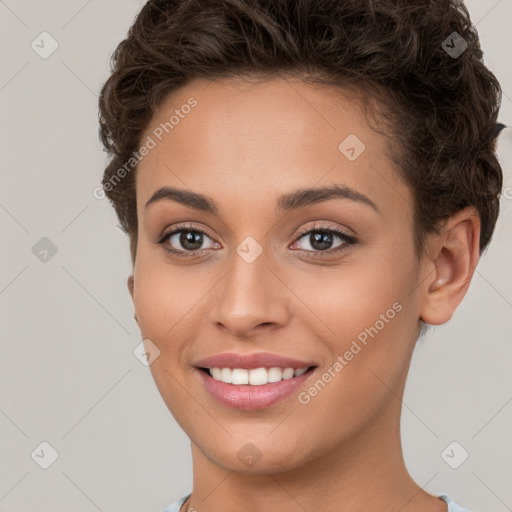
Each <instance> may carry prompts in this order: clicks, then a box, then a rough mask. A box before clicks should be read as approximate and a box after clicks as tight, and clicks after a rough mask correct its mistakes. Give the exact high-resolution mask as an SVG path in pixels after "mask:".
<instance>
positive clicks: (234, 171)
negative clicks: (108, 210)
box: [137, 78, 403, 208]
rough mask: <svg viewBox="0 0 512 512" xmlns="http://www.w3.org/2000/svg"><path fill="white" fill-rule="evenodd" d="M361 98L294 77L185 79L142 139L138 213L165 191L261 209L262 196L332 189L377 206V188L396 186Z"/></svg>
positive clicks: (380, 190) (381, 192)
mask: <svg viewBox="0 0 512 512" xmlns="http://www.w3.org/2000/svg"><path fill="white" fill-rule="evenodd" d="M363 101H364V100H363V97H362V95H360V94H359V93H358V91H357V90H346V91H344V90H342V89H340V88H334V87H333V86H326V85H319V84H309V83H304V82H301V81H300V80H294V79H281V78H275V79H271V80H266V81H260V82H257V83H254V82H246V81H244V80H233V79H223V80H215V81H207V80H202V79H201V80H199V79H198V80H194V81H192V82H190V83H188V84H187V85H185V86H183V87H181V88H180V89H178V90H176V91H174V92H173V93H172V94H171V95H169V96H168V97H167V98H166V99H165V101H164V102H163V103H162V104H161V106H160V108H159V109H158V111H157V112H156V113H155V115H154V117H153V119H152V120H151V121H150V123H149V125H148V127H147V129H146V131H145V134H144V136H143V137H142V143H144V141H147V140H149V138H151V139H152V141H153V143H154V147H153V148H152V149H151V150H150V151H149V152H148V154H147V156H145V157H144V159H143V160H142V161H141V162H140V164H139V167H138V172H137V202H138V206H139V208H141V204H144V203H145V202H146V201H147V200H148V199H149V197H150V196H151V195H152V194H153V192H154V191H155V189H157V188H159V187H163V186H165V185H173V186H177V187H179V188H189V189H191V190H194V191H198V192H202V193H205V192H208V195H209V196H213V197H214V196H216V195H219V196H222V197H223V198H224V199H225V198H226V191H228V192H230V194H229V195H228V199H229V198H232V199H235V198H237V197H239V198H244V200H245V201H247V200H253V201H255V202H259V203H260V204H261V203H262V201H265V200H267V201H268V199H269V197H270V194H269V192H273V191H275V195H276V197H277V196H278V195H280V194H281V193H285V192H286V191H288V190H290V189H291V188H294V189H295V188H298V187H300V186H304V187H305V186H308V187H312V186H314V185H327V184H333V183H336V184H341V185H348V186H350V187H352V188H356V189H358V190H359V191H360V192H361V193H363V194H365V195H368V196H370V197H374V198H376V199H375V202H379V201H382V200H383V199H385V196H386V193H389V192H391V191H389V190H388V191H386V190H384V188H383V181H386V182H387V183H388V188H389V186H391V187H392V188H393V187H394V188H397V187H403V184H402V183H401V182H400V180H399V179H398V176H397V175H396V174H395V172H394V171H393V168H392V164H391V162H390V161H389V160H388V158H387V157H386V155H385V150H386V147H387V143H386V139H385V138H384V137H382V135H381V134H378V133H376V132H374V131H373V130H372V129H371V128H370V126H369V125H368V123H367V119H366V116H365V109H364V107H365V105H364V103H363ZM152 145H153V144H152ZM354 157H355V158H354ZM395 194H396V192H395ZM248 195H250V197H248ZM379 198H383V199H379Z"/></svg>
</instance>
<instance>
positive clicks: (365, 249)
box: [128, 78, 480, 512]
mask: <svg viewBox="0 0 512 512" xmlns="http://www.w3.org/2000/svg"><path fill="white" fill-rule="evenodd" d="M190 97H193V98H195V99H196V100H197V101H198V104H197V106H196V107H194V108H193V109H191V112H190V113H189V114H187V115H186V116H184V118H183V119H180V122H179V124H178V125H177V126H175V127H174V129H173V130H172V131H170V132H169V134H168V135H166V136H165V138H163V140H162V141H161V142H159V143H158V145H157V146H156V147H155V148H153V149H152V150H151V151H150V152H149V154H148V155H147V156H146V157H145V158H144V160H143V161H142V162H141V163H140V165H139V168H138V170H137V178H136V196H137V213H138V223H139V224H138V226H139V232H138V243H137V252H136V261H135V265H134V271H133V274H132V275H131V276H130V277H129V279H128V288H129V290H130V293H131V296H132V299H133V303H134V307H135V318H136V320H137V322H138V325H139V327H140V330H141V333H142V336H143V338H144V339H150V340H151V341H152V342H153V343H154V344H155V345H156V346H157V347H158V348H159V350H160V355H159V357H158V358H157V359H155V361H154V362H153V363H152V364H151V366H150V369H151V372H152V375H153V377H154V379H155V382H156V385H157V387H158V389H159V391H160V393H161V396H162V398H163V400H164V401H165V403H166V405H167V406H168V408H169V410H170V411H171V413H172V414H173V416H174V417H175V419H176V421H177V422H178V423H179V425H180V426H181V427H182V428H183V430H184V431H185V432H186V434H187V435H188V437H189V438H190V441H191V449H192V457H193V482H194V484H193V491H192V496H191V498H190V499H189V500H188V501H187V502H186V503H185V504H184V506H183V507H182V509H181V510H183V511H184V510H194V509H195V510H198V511H199V512H214V511H219V510H222V511H223V512H234V511H238V510H251V511H254V512H264V511H265V512H268V511H271V510H276V511H277V510H279V511H280V512H296V511H297V510H308V511H313V510H323V511H328V512H330V511H332V512H334V511H339V510H340V509H341V508H342V509H343V510H344V511H345V512H351V511H353V512H355V511H360V510H379V511H381V512H388V511H389V512H391V511H393V512H398V511H399V510H400V511H401V512H416V511H417V512H419V511H422V512H425V511H429V512H441V511H443V512H446V510H447V506H446V504H445V503H444V502H442V501H441V500H439V499H438V498H437V497H436V496H433V495H431V494H428V493H426V492H425V491H423V490H422V489H421V488H420V487H419V486H418V485H417V484H416V483H415V482H414V481H413V480H412V478H411V477H410V475H409V474H408V472H407V469H406V467H405V464H404V460H403V456H402V450H401V444H400V428H399V425H400V423H399V421H400V412H401V399H402V396H403V391H404V386H405V381H406V376H407V371H408V369H409V363H410V359H411V355H412V352H413V349H414V345H415V342H416V340H417V337H418V333H419V328H420V319H423V320H424V321H425V322H427V323H429V324H433V325H439V324H443V323H445V322H447V321H448V320H449V319H450V318H451V316H452V315H453V313H454V311H455V309H456V308H457V306H458V304H459V303H460V301H461V300H462V298H463V297H464V295H465V293H466V291H467V288H468V286H469V283H470V280H471V277H472V275H473V271H474V268H475V266H476V263H477V261H478V256H479V253H478V240H479V234H480V225H479V221H478V215H476V212H475V211H474V210H473V209H471V208H467V209H464V210H461V211H459V212H458V213H457V214H456V215H454V216H453V217H451V218H450V219H448V220H447V221H446V222H445V223H444V224H443V226H442V228H441V232H440V234H434V235H431V236H430V237H429V238H428V240H427V243H426V248H425V252H424V253H422V255H421V257H417V255H416V254H415V251H414V231H413V229H414V228H413V225H412V220H411V219H412V205H413V199H412V194H411V191H410V190H409V189H408V187H407V186H406V185H405V184H404V183H403V182H402V180H401V179H400V178H399V177H398V175H397V173H396V171H395V169H394V168H393V165H392V163H391V161H390V160H389V159H388V158H387V157H386V156H385V149H386V148H387V147H388V146H389V142H387V141H386V139H385V138H384V137H382V136H381V135H379V134H377V133H376V132H374V131H372V129H371V128H370V127H369V126H368V124H367V122H366V119H365V117H364V115H363V114H362V104H361V103H360V102H357V101H354V99H353V98H348V97H345V96H344V95H343V94H342V91H341V90H339V89H337V90H334V89H332V88H330V87H329V86H318V85H311V84H305V83H302V82H300V81H298V80H292V79H282V78H281V79H277V78H275V79H272V80H270V81H266V82H263V83H258V84H254V83H253V84H248V83H243V82H241V81H240V82H236V81H228V80H216V81H212V82H207V81H204V80H195V81H193V82H190V83H188V84H187V85H186V86H184V87H183V88H181V89H179V90H178V91H175V92H174V93H173V94H172V95H170V96H168V97H167V98H166V101H165V102H164V103H163V104H162V105H161V107H160V109H159V110H158V112H157V113H156V114H155V116H154V118H153V119H152V120H151V122H150V124H149V126H148V129H147V131H146V135H147V134H150V133H151V130H153V129H154V128H155V127H157V126H158V125H159V124H160V123H161V122H165V121H166V120H168V119H169V117H170V115H171V114H172V112H173V111H174V109H176V108H180V106H181V105H183V104H185V103H186V102H187V100H188V99H189V98H190ZM351 133H354V134H356V135H357V137H358V138H359V139H360V140H361V141H363V142H364V144H365V145H366V149H365V150H364V152H363V153H361V155H360V156H359V157H358V158H357V159H356V160H355V161H352V162H351V161H349V160H348V159H347V158H346V157H345V156H344V155H343V154H342V153H341V152H340V151H339V149H338V145H339V144H340V142H341V141H343V140H344V139H345V138H346V137H347V135H349V134H351ZM376 170H378V172H376ZM332 184H339V185H347V186H350V187H352V188H354V189H356V190H357V191H358V192H360V193H362V194H364V195H365V196H367V197H368V198H370V199H371V200H372V201H373V202H374V203H375V204H376V206H377V207H378V209H379V212H377V211H375V210H374V209H372V208H371V207H369V206H368V205H365V204H362V203H360V202H356V201H353V200H350V199H343V198H334V199H330V200H328V201H325V202H323V203H320V204H316V205H311V206H307V207H303V208H301V209H299V210H297V211H289V212H286V213H284V214H280V215H277V214H276V213H275V206H276V202H277V199H278V197H279V196H280V195H281V194H285V193H289V192H291V191H294V190H296V189H298V188H305V187H313V186H323V185H332ZM164 185H167V186H172V187H177V188H181V189H186V190H192V191H194V192H197V193H201V194H205V195H207V196H208V197H210V198H212V199H213V200H214V201H215V202H216V203H217V204H218V207H219V212H218V214H217V215H215V214H211V213H205V212H202V211H198V210H195V209H193V208H191V207H189V206H185V205H183V204H179V203H177V202H174V201H171V200H165V199H164V200H161V201H158V202H155V203H153V204H151V205H150V206H149V207H147V208H145V203H146V201H148V199H149V198H150V197H151V195H152V194H153V192H154V191H155V190H157V189H158V188H160V187H162V186H164ZM179 222H187V223H190V224H192V225H193V227H194V228H196V229H202V230H204V231H206V232H207V236H205V237H203V244H202V245H200V244H198V246H199V247H200V249H199V250H196V251H195V252H194V251H191V250H190V249H189V250H188V253H189V254H191V257H190V258H187V259H185V258H179V257H175V256H171V255H169V254H168V253H166V252H165V250H164V248H163V246H162V245H158V244H156V243H154V242H155V240H157V239H158V238H159V236H160V235H161V234H163V233H164V231H167V232H168V231H169V230H170V228H172V226H173V225H176V224H177V223H179ZM318 222H322V223H324V224H327V225H328V226H329V227H338V228H339V229H341V230H343V231H345V232H347V233H348V234H352V235H353V236H356V238H357V240H358V243H357V244H355V245H353V246H345V249H344V250H342V251H339V252H333V251H334V250H335V249H336V248H337V247H339V246H340V244H343V243H344V241H343V240H341V239H338V238H337V236H336V235H332V236H333V237H334V238H333V239H332V246H331V247H332V248H327V249H324V250H323V251H324V252H325V251H331V255H330V256H329V257H326V258H324V259H320V258H318V257H316V258H315V253H319V252H322V248H321V247H320V249H318V248H317V247H318V245H312V244H311V238H310V235H305V236H304V235H303V236H301V237H300V238H299V237H298V234H299V230H300V229H301V228H304V227H305V228H311V229H313V227H314V225H315V223H318ZM185 231H186V230H185ZM247 236H251V237H253V238H254V239H255V240H256V241H257V242H258V244H259V245H260V246H261V249H262V253H261V255H260V256H259V257H258V258H257V259H256V260H255V261H254V262H252V263H247V262H246V261H245V260H244V259H243V258H241V257H240V256H239V255H238V254H237V252H236V248H237V247H238V246H239V244H240V243H241V242H242V241H243V240H244V239H245V238H246V237H247ZM172 240H173V241H172V242H171V241H170V240H169V239H168V240H167V241H166V242H165V244H167V246H168V247H169V246H170V247H172V248H174V249H175V250H181V251H182V252H187V249H186V248H184V247H183V245H182V244H180V241H179V235H177V236H174V237H173V239H172ZM308 251H309V252H308ZM395 302H398V303H399V304H400V305H401V306H402V309H401V311H400V312H398V313H396V316H395V317H394V319H392V320H390V321H389V322H387V323H385V326H384V327H383V328H382V329H380V330H379V332H378V334H377V335H375V336H374V338H373V339H372V338H369V342H368V345H367V346H364V347H363V348H362V350H361V351H360V352H359V353H358V354H357V355H356V356H355V357H354V358H353V359H352V360H351V361H350V362H349V363H348V364H347V365H346V366H345V367H344V368H343V370H342V371H339V372H338V373H337V374H336V377H335V378H333V379H332V380H331V381H330V382H329V383H328V384H327V385H326V386H325V387H324V388H323V389H322V390H321V392H319V393H318V394H317V395H316V396H315V397H314V398H312V399H311V401H310V402H309V403H307V404H301V403H299V401H298V400H297V393H295V394H293V395H292V396H291V397H290V398H288V399H286V400H284V401H282V402H280V403H278V404H276V405H274V406H272V407H269V408H267V409H263V410H259V411H239V410H236V409H232V408H229V407H226V406H224V405H222V404H220V403H218V402H217V401H216V400H215V399H214V398H213V397H212V396H211V395H210V394H209V393H208V391H207V390H206V389H205V388H204V386H203V385H202V383H201V381H200V379H199V378H198V375H197V370H195V369H194V368H193V363H194V362H195V361H197V360H198V359H200V358H203V357H206V356H210V355H213V354H217V353H220V352H242V353H254V352H267V351H268V352H272V353H276V354H280V355H288V356H291V357H295V358H298V359H304V360H312V361H315V362H316V364H317V366H318V368H317V369H316V370H315V372H316V375H317V376H318V377H320V376H321V375H322V374H323V373H324V372H326V371H327V369H328V368H329V367H332V366H333V363H334V362H335V361H336V359H337V357H338V356H339V355H343V354H344V353H345V352H346V351H347V350H348V349H349V348H350V346H351V343H352V341H353V340H356V339H357V336H358V334H360V333H361V332H362V331H364V330H365V328H368V327H370V326H374V325H375V323H376V321H377V320H379V318H381V317H380V315H381V314H385V313H386V311H387V310H389V309H390V308H392V305H393V304H394V303H395ZM316 380H317V377H314V378H312V379H310V380H309V381H308V384H307V386H308V387H309V386H311V385H312V384H313V383H314V382H315V381H316ZM302 390H303V389H302ZM248 442H251V443H253V445H255V446H256V447H257V449H258V450H259V452H260V453H261V458H260V459H259V460H258V462H257V463H256V464H254V465H253V466H251V467H249V466H248V465H246V464H245V463H244V462H243V461H242V460H241V459H240V458H239V457H238V456H237V453H238V452H239V450H240V449H241V448H242V447H243V446H244V445H246V443H248Z"/></svg>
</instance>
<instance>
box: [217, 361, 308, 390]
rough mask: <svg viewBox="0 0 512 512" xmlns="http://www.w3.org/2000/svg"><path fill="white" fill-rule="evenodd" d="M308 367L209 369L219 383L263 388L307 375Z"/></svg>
mask: <svg viewBox="0 0 512 512" xmlns="http://www.w3.org/2000/svg"><path fill="white" fill-rule="evenodd" d="M307 369H308V367H306V368H298V369H297V370H294V369H293V368H278V367H275V366H274V367H272V368H268V369H267V368H254V369H252V370H245V369H244V368H209V372H210V375H211V376H212V377H213V378H214V379H215V380H218V381H221V382H224V383H226V384H235V385H238V384H249V385H251V386H261V385H263V384H268V383H269V382H279V381H280V380H289V379H291V378H293V377H300V376H301V375H303V374H304V373H306V371H307Z"/></svg>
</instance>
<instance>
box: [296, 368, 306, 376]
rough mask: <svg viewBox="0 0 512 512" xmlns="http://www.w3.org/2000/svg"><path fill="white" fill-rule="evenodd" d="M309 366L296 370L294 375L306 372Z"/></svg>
mask: <svg viewBox="0 0 512 512" xmlns="http://www.w3.org/2000/svg"><path fill="white" fill-rule="evenodd" d="M306 371H307V368H299V369H298V370H295V373H294V375H293V376H294V377H300V376H301V375H303V374H304V373H306Z"/></svg>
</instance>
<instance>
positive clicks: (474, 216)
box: [420, 207, 480, 325]
mask: <svg viewBox="0 0 512 512" xmlns="http://www.w3.org/2000/svg"><path fill="white" fill-rule="evenodd" d="M479 240H480V221H479V217H478V213H477V212H476V210H475V209H474V208H472V207H467V208H465V209H463V210H460V211H459V212H457V213H456V214H454V215H453V216H452V217H450V218H449V219H448V221H446V223H445V224H444V226H443V229H442V232H441V234H440V235H437V236H436V237H435V238H434V240H433V243H432V247H431V252H430V254H431V255H433V256H431V258H430V260H429V266H430V267H432V265H433V267H434V268H433V269H432V268H430V269H429V271H428V272H429V273H428V275H427V277H426V278H425V287H424V289H425V294H424V297H423V304H422V307H421V314H420V316H421V319H422V320H423V321H424V322H425V323H427V324H431V325H441V324H444V323H446V322H448V320H450V318H451V317H452V316H453V314H454V313H455V310H456V309H457V306H458V305H459V304H460V302H461V301H462V299H463V298H464V295H465V294H466V292H467V290H468V288H469V284H470V282H471V279H472V277H473V273H474V271H475V268H476V265H477V263H478V258H479V255H480V252H479ZM433 247H435V248H434V249H432V248H433Z"/></svg>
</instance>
